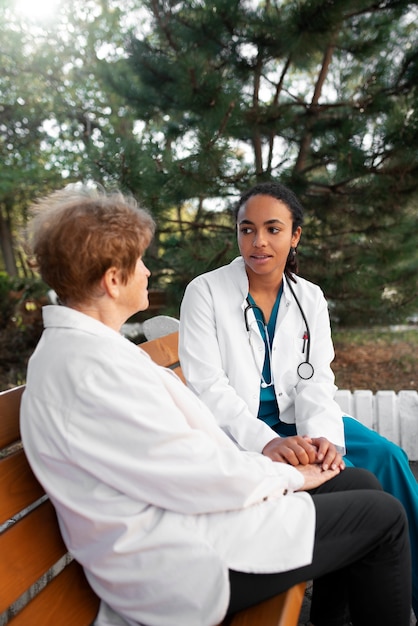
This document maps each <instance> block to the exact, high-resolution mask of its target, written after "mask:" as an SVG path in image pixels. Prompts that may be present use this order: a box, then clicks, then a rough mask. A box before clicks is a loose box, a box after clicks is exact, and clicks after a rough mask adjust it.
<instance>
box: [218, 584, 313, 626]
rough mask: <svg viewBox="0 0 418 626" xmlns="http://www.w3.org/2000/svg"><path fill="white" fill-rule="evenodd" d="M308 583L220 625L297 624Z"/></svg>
mask: <svg viewBox="0 0 418 626" xmlns="http://www.w3.org/2000/svg"><path fill="white" fill-rule="evenodd" d="M305 589H306V583H299V584H298V585H295V586H294V587H291V588H290V589H288V590H287V591H284V592H283V593H280V594H278V595H277V596H274V597H272V598H269V599H268V600H265V601H264V602H260V603H259V604H255V605H254V606H251V607H249V608H247V609H245V610H243V611H239V612H238V613H235V615H231V616H229V617H226V618H225V619H224V621H223V622H222V623H221V624H220V625H219V626H261V625H262V626H297V625H298V622H299V616H300V611H301V608H302V603H303V598H304V595H305Z"/></svg>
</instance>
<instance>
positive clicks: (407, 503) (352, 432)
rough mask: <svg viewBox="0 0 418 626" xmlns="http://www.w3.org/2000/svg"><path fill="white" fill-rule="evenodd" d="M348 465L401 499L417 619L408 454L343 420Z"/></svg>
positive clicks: (413, 484)
mask: <svg viewBox="0 0 418 626" xmlns="http://www.w3.org/2000/svg"><path fill="white" fill-rule="evenodd" d="M344 433H345V440H346V448H347V454H346V456H345V457H344V461H345V463H346V464H347V465H353V466H354V467H364V468H365V469H368V470H369V471H370V472H372V473H373V474H374V475H375V476H376V477H377V478H378V480H379V482H380V484H381V485H382V487H383V489H384V490H385V491H387V492H388V493H391V494H392V495H393V496H395V497H396V498H398V500H400V501H401V502H402V504H403V506H404V509H405V511H406V514H407V516H408V523H409V536H410V541H411V553H412V594H413V597H412V608H413V609H414V613H415V615H416V617H418V483H417V481H416V479H415V476H414V475H413V473H412V471H411V468H410V467H409V462H408V457H407V455H406V453H405V452H404V451H403V450H402V448H400V447H399V446H397V445H396V444H394V443H392V442H391V441H389V440H388V439H386V438H385V437H382V436H381V435H379V433H377V432H375V431H373V430H370V428H367V427H366V426H363V424H361V423H360V422H358V421H357V420H355V419H353V418H352V417H347V416H345V417H344Z"/></svg>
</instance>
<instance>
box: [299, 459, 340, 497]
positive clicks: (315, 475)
mask: <svg viewBox="0 0 418 626" xmlns="http://www.w3.org/2000/svg"><path fill="white" fill-rule="evenodd" d="M296 469H297V470H298V471H299V472H300V473H301V474H303V478H304V479H305V483H304V485H303V487H301V488H300V489H298V491H309V490H310V489H315V488H316V487H319V485H322V484H323V483H326V482H327V481H328V480H330V478H334V476H337V474H339V473H340V469H339V468H336V469H333V470H332V469H328V470H323V469H322V468H321V466H320V465H318V464H315V465H298V466H297V468H296Z"/></svg>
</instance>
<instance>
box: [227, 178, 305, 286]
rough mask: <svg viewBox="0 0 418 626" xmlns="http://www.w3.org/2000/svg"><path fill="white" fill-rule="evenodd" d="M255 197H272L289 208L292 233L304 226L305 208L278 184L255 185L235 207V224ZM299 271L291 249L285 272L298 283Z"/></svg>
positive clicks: (290, 192) (292, 194)
mask: <svg viewBox="0 0 418 626" xmlns="http://www.w3.org/2000/svg"><path fill="white" fill-rule="evenodd" d="M253 196H271V197H272V198H276V200H280V201H281V202H283V203H284V204H285V205H286V206H287V208H288V209H289V211H290V212H291V214H292V232H293V233H294V232H295V230H296V229H297V228H298V227H299V226H302V224H303V207H302V205H301V203H300V201H299V199H298V198H297V196H296V195H295V194H294V193H293V191H291V190H290V189H288V188H287V187H285V186H284V185H282V184H281V183H276V182H269V183H258V184H256V185H254V187H251V189H249V190H248V191H246V192H245V193H243V194H242V196H241V197H240V199H239V200H238V202H237V204H236V205H235V209H234V215H235V222H236V221H237V218H238V212H239V210H240V208H241V207H242V206H243V205H244V204H245V203H246V202H247V201H248V200H249V199H250V198H252V197H253ZM298 270H299V267H298V262H297V258H296V248H291V249H290V251H289V255H288V257H287V261H286V265H285V268H284V271H285V274H286V276H287V277H288V278H290V280H292V281H293V282H296V281H295V279H294V277H293V274H297V273H298Z"/></svg>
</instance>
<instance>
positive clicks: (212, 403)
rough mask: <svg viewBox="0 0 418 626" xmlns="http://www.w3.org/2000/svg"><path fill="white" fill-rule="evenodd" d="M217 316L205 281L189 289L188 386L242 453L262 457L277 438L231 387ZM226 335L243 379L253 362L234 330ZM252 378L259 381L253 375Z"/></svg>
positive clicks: (184, 341) (184, 315) (183, 319)
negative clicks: (258, 453)
mask: <svg viewBox="0 0 418 626" xmlns="http://www.w3.org/2000/svg"><path fill="white" fill-rule="evenodd" d="M216 315H217V314H216V313H215V307H214V302H213V296H212V293H211V290H210V287H209V286H208V284H207V283H206V281H204V280H199V279H197V280H194V281H192V282H191V283H190V284H189V285H188V286H187V288H186V291H185V294H184V297H183V301H182V304H181V312H180V338H179V355H180V363H181V367H182V371H183V374H184V376H185V379H186V381H187V384H188V386H189V387H190V388H191V389H192V390H193V391H194V393H196V394H197V395H198V396H199V397H200V399H201V400H202V401H203V402H204V403H205V404H206V405H207V406H208V407H209V408H210V410H211V411H212V413H213V415H214V416H215V418H216V420H217V422H218V424H219V426H220V427H221V428H222V429H223V430H224V432H226V433H227V434H228V436H229V437H231V438H232V439H233V440H234V441H235V442H236V443H237V444H238V445H239V446H240V447H241V449H244V450H254V451H256V452H260V453H261V452H262V450H263V448H264V447H265V446H266V445H267V443H269V441H271V440H272V439H274V438H277V437H278V435H276V433H275V432H274V431H272V429H271V428H270V427H269V426H268V425H267V424H265V423H264V422H263V421H261V420H259V419H257V418H256V416H255V415H254V412H252V411H251V410H250V409H249V407H248V404H247V403H246V402H245V400H243V399H242V397H241V396H240V395H239V394H238V393H237V391H236V389H235V388H234V387H233V385H232V384H231V383H230V381H229V378H228V375H227V374H226V371H225V365H224V363H223V356H222V355H221V350H220V346H219V342H220V341H223V339H221V338H220V333H221V332H222V331H223V332H225V330H223V329H221V327H220V324H222V321H223V320H219V319H218V320H217V319H216ZM222 315H223V314H222ZM225 315H228V314H227V313H225ZM227 334H228V340H229V341H230V344H229V348H228V347H227V346H226V345H224V352H228V349H230V350H234V354H232V353H231V360H232V361H235V362H237V363H242V374H243V376H242V377H244V376H245V375H249V372H248V369H249V368H248V364H247V363H252V360H249V361H248V362H247V361H246V358H245V357H244V356H243V355H242V352H243V349H242V348H243V346H242V345H240V341H239V340H238V341H235V340H234V337H231V333H229V331H228V332H227ZM224 343H225V344H226V341H224ZM247 343H248V342H247ZM245 348H247V345H245ZM240 353H241V355H240ZM250 359H251V357H250ZM251 378H252V380H254V377H253V376H252V375H251ZM258 380H259V379H257V385H258V390H257V393H258V396H259V382H258Z"/></svg>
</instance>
